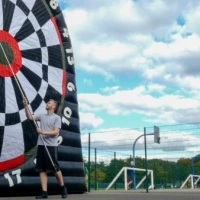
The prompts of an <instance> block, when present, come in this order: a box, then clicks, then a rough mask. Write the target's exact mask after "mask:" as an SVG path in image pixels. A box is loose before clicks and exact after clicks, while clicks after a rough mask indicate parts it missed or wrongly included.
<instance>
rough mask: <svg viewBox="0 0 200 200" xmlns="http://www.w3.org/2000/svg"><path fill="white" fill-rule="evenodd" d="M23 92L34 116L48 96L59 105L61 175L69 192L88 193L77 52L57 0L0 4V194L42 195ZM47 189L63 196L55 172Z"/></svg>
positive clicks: (33, 132) (34, 137) (1, 0)
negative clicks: (79, 103)
mask: <svg viewBox="0 0 200 200" xmlns="http://www.w3.org/2000/svg"><path fill="white" fill-rule="evenodd" d="M22 93H23V94H24V96H26V97H27V98H28V100H29V109H30V110H31V113H33V114H34V113H43V112H46V111H45V104H46V102H47V101H48V100H49V99H50V98H54V99H56V100H57V101H58V102H59V107H58V110H57V114H58V115H60V116H61V119H62V129H61V131H60V136H59V137H58V143H59V151H58V160H59V164H60V167H61V171H62V173H63V176H64V181H65V184H66V185H67V188H68V192H69V193H83V192H85V191H86V183H85V175H84V166H83V157H82V148H81V139H80V125H79V114H78V102H77V91H76V83H75V69H74V58H73V51H72V46H71V41H70V37H69V34H68V29H67V26H66V23H65V21H64V17H63V14H62V12H61V10H60V8H59V5H58V2H57V1H56V0H0V196H13V195H35V194H37V193H38V192H40V191H41V186H40V180H39V176H38V173H37V172H35V162H36V159H35V153H36V142H37V137H38V134H37V133H36V129H35V126H34V124H33V123H32V122H30V121H29V120H27V118H26V116H25V110H24V106H23V104H22ZM48 190H49V191H50V192H51V193H54V194H56V193H59V186H58V183H57V181H56V179H55V177H54V175H53V174H52V175H50V176H49V179H48Z"/></svg>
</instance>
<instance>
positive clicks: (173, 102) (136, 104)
mask: <svg viewBox="0 0 200 200" xmlns="http://www.w3.org/2000/svg"><path fill="white" fill-rule="evenodd" d="M78 97H79V102H80V109H81V110H82V111H86V112H96V111H101V112H105V113H109V114H111V115H119V114H120V115H127V114H131V113H138V114H142V115H143V116H144V117H145V116H146V117H147V118H148V117H151V120H155V119H156V121H157V122H160V123H175V122H177V123H180V122H194V121H196V115H197V113H198V112H199V111H198V108H199V109H200V102H199V100H198V99H193V98H186V97H184V96H180V95H175V94H174V95H173V94H171V95H168V94H163V96H160V97H154V96H152V95H151V94H150V93H149V91H148V90H146V88H145V87H144V86H141V87H137V88H135V89H132V90H118V91H115V92H114V93H113V94H109V95H101V94H79V96H78ZM184 113H187V115H186V114H184Z"/></svg>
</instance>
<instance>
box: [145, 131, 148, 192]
mask: <svg viewBox="0 0 200 200" xmlns="http://www.w3.org/2000/svg"><path fill="white" fill-rule="evenodd" d="M144 151H145V169H146V180H145V183H146V193H148V180H147V176H148V171H147V169H148V166H147V165H148V164H147V140H146V128H144Z"/></svg>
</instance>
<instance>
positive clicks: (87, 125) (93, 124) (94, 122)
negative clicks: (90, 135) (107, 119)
mask: <svg viewBox="0 0 200 200" xmlns="http://www.w3.org/2000/svg"><path fill="white" fill-rule="evenodd" d="M79 115H80V124H81V129H82V130H91V129H94V128H97V127H98V126H99V125H100V124H102V123H103V122H104V120H103V119H102V118H100V117H97V116H95V114H93V113H83V112H79Z"/></svg>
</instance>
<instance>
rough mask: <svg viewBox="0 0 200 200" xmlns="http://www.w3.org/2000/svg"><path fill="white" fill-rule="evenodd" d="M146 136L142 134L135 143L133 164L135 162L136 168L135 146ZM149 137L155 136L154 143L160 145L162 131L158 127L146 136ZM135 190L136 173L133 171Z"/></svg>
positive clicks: (134, 186)
mask: <svg viewBox="0 0 200 200" xmlns="http://www.w3.org/2000/svg"><path fill="white" fill-rule="evenodd" d="M144 135H145V134H142V135H140V136H139V137H137V138H136V140H135V142H134V143H133V162H134V166H136V159H135V145H136V142H137V141H138V140H139V139H140V138H141V137H143V136H144ZM148 135H154V142H155V143H160V129H159V128H158V127H157V126H154V132H153V133H149V134H146V136H148ZM133 188H134V189H136V174H135V171H133Z"/></svg>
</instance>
